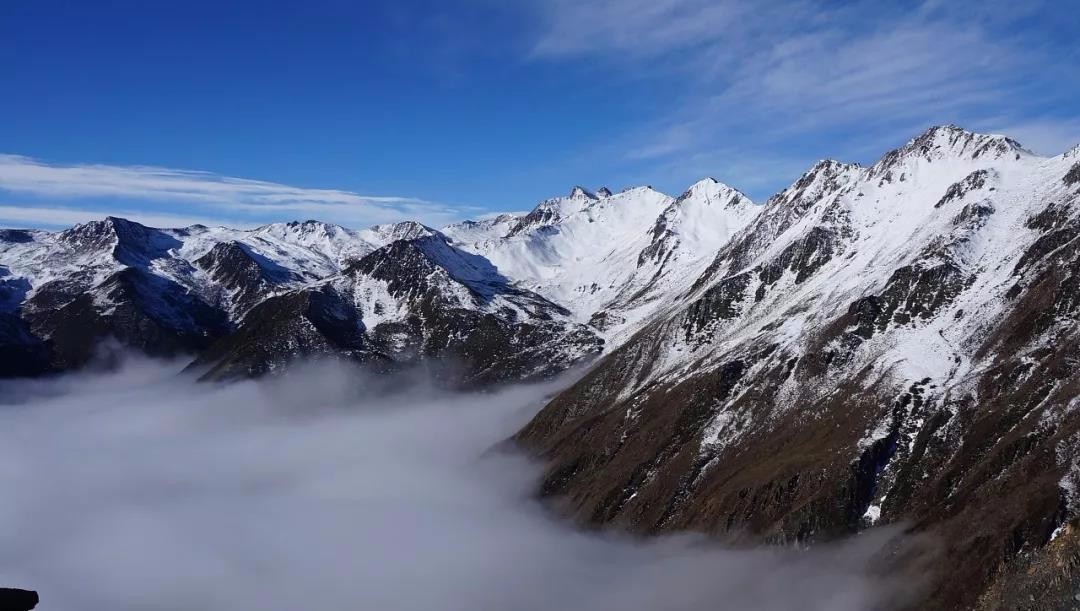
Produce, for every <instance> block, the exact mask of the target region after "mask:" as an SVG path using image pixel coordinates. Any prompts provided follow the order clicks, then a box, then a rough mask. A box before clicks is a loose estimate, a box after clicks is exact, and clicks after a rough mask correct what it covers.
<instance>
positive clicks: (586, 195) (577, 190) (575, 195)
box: [568, 185, 596, 199]
mask: <svg viewBox="0 0 1080 611" xmlns="http://www.w3.org/2000/svg"><path fill="white" fill-rule="evenodd" d="M568 197H570V199H596V194H594V193H593V192H592V191H589V190H588V189H586V188H585V187H582V186H580V185H577V186H575V187H574V188H573V189H570V195H569V196H568Z"/></svg>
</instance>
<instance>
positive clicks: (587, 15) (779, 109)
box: [530, 0, 1080, 198]
mask: <svg viewBox="0 0 1080 611" xmlns="http://www.w3.org/2000/svg"><path fill="white" fill-rule="evenodd" d="M1014 4H1015V3H1007V2H1002V1H997V0H994V1H992V2H983V3H978V4H976V3H967V2H960V3H945V2H940V1H937V0H928V1H924V2H921V3H918V4H914V5H913V4H911V3H901V2H863V1H857V2H850V3H827V2H810V1H808V0H773V1H770V2H750V1H749V0H728V1H725V2H713V1H708V0H659V1H654V2H647V1H645V0H599V1H597V2H573V1H572V0H552V1H550V2H544V3H541V5H540V6H539V8H538V11H539V13H540V15H541V17H542V18H541V23H542V24H543V25H542V27H541V30H540V32H539V33H538V34H537V38H536V42H535V44H534V46H533V47H532V49H531V52H530V57H531V58H532V59H533V60H542V61H552V62H571V61H581V60H585V61H589V62H603V63H605V65H607V66H608V67H609V68H610V69H612V70H615V71H620V72H622V73H624V74H626V75H628V76H627V78H628V79H629V80H633V79H634V78H643V79H654V80H656V83H653V82H648V83H646V84H645V85H642V86H646V85H647V86H654V87H655V86H657V83H659V84H660V85H662V86H664V87H665V88H667V89H668V90H670V91H671V95H670V96H669V99H670V100H671V103H670V104H668V105H667V106H663V107H661V108H664V110H661V111H660V112H658V113H657V114H655V115H654V116H652V117H650V118H649V119H648V120H647V121H646V123H645V124H644V125H643V126H642V127H641V128H640V129H636V130H634V131H632V132H630V133H626V134H623V135H622V137H621V138H620V139H619V140H618V142H617V143H615V144H614V145H612V146H610V147H608V148H605V149H604V150H603V151H601V152H600V153H599V154H602V155H605V156H609V155H619V154H621V155H622V156H623V158H624V160H625V163H626V164H628V165H630V166H632V167H638V168H644V169H645V170H646V171H648V169H649V168H656V167H661V168H663V167H664V166H666V165H668V164H671V163H674V162H677V160H679V159H686V158H689V157H693V156H699V155H707V156H709V157H710V158H712V159H714V160H715V161H716V162H717V164H718V165H717V167H716V169H715V172H716V173H718V174H719V177H720V178H721V179H723V180H725V181H727V182H730V183H731V184H733V185H735V186H743V187H746V186H747V185H748V183H749V184H750V185H752V184H753V183H765V182H772V183H773V186H774V188H780V187H782V186H784V185H786V184H787V182H789V181H790V180H792V179H794V178H795V177H796V176H797V175H798V173H796V174H795V175H791V174H790V173H788V172H787V171H786V165H787V164H781V165H784V166H785V169H784V171H782V172H781V171H773V172H769V171H768V169H767V168H763V169H762V170H763V172H764V173H763V174H761V175H756V176H751V177H750V179H749V180H743V179H742V177H741V176H740V175H739V174H738V173H737V172H736V171H735V170H738V168H739V166H745V165H746V164H745V159H746V158H747V157H751V158H765V157H768V156H774V157H778V158H791V157H798V158H801V159H803V160H804V161H803V162H804V164H806V165H809V164H810V163H812V162H813V161H815V160H817V159H819V158H821V157H839V158H842V159H845V160H852V161H864V162H865V161H871V160H872V159H867V158H864V157H862V156H861V155H860V154H865V151H866V150H873V151H875V154H881V153H882V152H884V151H885V150H888V149H889V148H892V147H894V146H897V145H899V144H900V143H901V142H902V141H903V139H906V138H907V137H911V136H914V135H915V134H917V133H918V132H920V131H921V130H923V129H925V128H926V127H928V126H930V125H932V124H940V123H949V122H957V123H961V124H964V125H968V126H972V127H979V128H981V129H986V130H988V131H992V132H995V133H1000V132H1002V131H1005V129H1006V128H1008V127H1010V126H1014V125H1021V124H1025V123H1028V122H1029V121H1030V120H1031V116H1032V114H1033V113H1037V112H1038V110H1039V109H1045V108H1047V107H1049V108H1059V109H1069V108H1072V107H1073V105H1070V104H1068V103H1067V102H1066V100H1067V99H1068V96H1067V95H1063V92H1066V93H1067V92H1068V91H1069V82H1072V84H1073V86H1076V84H1077V83H1076V77H1075V70H1069V69H1068V68H1069V67H1070V62H1072V61H1075V57H1071V56H1070V55H1069V54H1067V53H1061V52H1059V50H1058V51H1056V50H1055V49H1060V47H1054V46H1053V45H1049V44H1047V40H1046V37H1045V36H1044V35H1043V33H1042V32H1040V31H1038V30H1035V31H1030V30H1028V29H1025V28H1027V27H1030V24H1029V23H1028V22H1026V21H1025V20H1028V19H1030V18H1032V16H1033V15H1036V16H1038V17H1039V18H1040V19H1048V20H1051V21H1052V20H1055V19H1056V18H1057V17H1056V15H1055V12H1056V10H1055V8H1054V7H1053V6H1051V5H1047V4H1045V3H1042V2H1032V3H1023V4H1024V5H1023V6H1014ZM640 75H647V76H645V77H641V76H640ZM1054 96H1057V97H1054ZM1078 118H1080V115H1077V113H1076V111H1075V109H1073V110H1071V111H1070V110H1066V111H1065V112H1064V114H1061V113H1059V114H1058V115H1057V116H1043V117H1041V118H1040V124H1041V125H1040V126H1039V128H1038V129H1032V130H1031V131H1032V132H1033V133H1035V134H1036V135H1038V136H1039V137H1040V140H1041V142H1040V144H1042V143H1046V142H1052V143H1053V145H1054V146H1057V145H1059V143H1060V142H1070V141H1072V142H1073V143H1075V142H1077V141H1080V131H1078V130H1077V129H1076V120H1077V119H1078ZM1053 130H1056V131H1057V132H1059V133H1060V134H1061V135H1060V136H1059V137H1057V138H1048V137H1046V134H1047V133H1048V132H1051V131H1053ZM897 133H903V134H904V136H903V138H902V139H901V140H900V141H899V142H898V141H896V140H894V139H893V138H894V137H895V134H897ZM1064 148H1066V147H1063V148H1061V150H1053V151H1048V152H1051V153H1059V152H1062V150H1064ZM693 178H694V176H693V175H687V176H686V177H685V178H684V180H692V179H693ZM768 194H769V192H761V191H758V192H756V193H755V197H757V198H760V197H763V196H766V195H768Z"/></svg>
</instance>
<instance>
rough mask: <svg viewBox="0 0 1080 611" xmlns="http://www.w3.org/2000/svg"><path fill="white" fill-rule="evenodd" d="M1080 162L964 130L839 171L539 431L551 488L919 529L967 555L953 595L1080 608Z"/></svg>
mask: <svg viewBox="0 0 1080 611" xmlns="http://www.w3.org/2000/svg"><path fill="white" fill-rule="evenodd" d="M1078 172H1080V148H1077V149H1074V150H1072V151H1070V152H1068V153H1066V154H1064V155H1060V156H1057V157H1053V158H1043V157H1038V156H1035V155H1033V154H1031V153H1030V152H1028V151H1026V150H1024V149H1023V148H1022V147H1021V146H1020V145H1019V144H1017V143H1016V142H1014V141H1012V140H1010V139H1008V138H1005V137H1001V136H985V135H978V134H972V133H970V132H966V131H964V130H962V129H959V128H956V127H951V126H949V127H940V128H934V129H931V130H930V131H928V132H926V133H925V134H922V135H921V136H919V137H917V138H915V139H913V140H912V141H910V142H908V143H907V144H906V145H905V146H903V147H901V148H899V149H897V150H895V151H892V152H890V153H888V154H886V155H885V156H884V157H882V158H881V160H879V161H878V162H877V163H875V164H874V165H872V166H870V167H866V168H863V167H858V166H855V165H848V164H842V163H837V162H833V161H825V162H821V163H819V164H817V165H816V166H814V167H813V168H812V169H811V170H809V171H808V172H807V173H806V174H804V175H803V176H802V177H801V178H800V179H799V180H798V181H796V182H795V183H794V184H793V185H792V186H791V187H789V188H788V189H786V190H784V191H783V192H781V193H779V194H777V195H776V196H774V197H772V198H771V199H770V200H769V201H768V202H766V204H765V206H764V209H763V210H762V211H761V212H760V214H758V215H757V216H756V218H754V219H753V221H751V223H750V224H749V225H748V226H746V227H745V228H744V229H743V230H742V231H740V232H738V233H737V234H736V235H735V237H734V238H733V239H732V240H731V241H730V242H728V243H727V244H726V245H725V246H724V247H723V248H722V250H720V252H719V254H718V255H717V256H716V257H715V259H714V260H713V261H712V262H711V263H710V264H709V266H708V268H707V269H706V270H705V272H704V273H703V274H701V276H700V277H699V278H697V280H696V281H695V283H694V285H693V288H692V289H691V292H690V294H689V295H688V297H687V298H686V299H685V300H684V301H683V303H682V304H681V305H680V306H679V307H678V308H675V309H674V310H672V311H669V312H666V313H663V314H662V315H660V316H659V317H658V318H656V319H655V320H653V321H651V322H649V323H648V324H646V325H644V326H643V327H642V328H641V329H640V330H639V331H638V332H637V333H636V334H635V335H634V336H633V337H632V338H631V339H630V340H629V341H628V342H626V343H624V344H623V345H621V346H620V347H618V348H616V349H614V350H613V351H612V352H611V353H609V354H608V355H606V356H605V357H604V358H603V359H602V360H601V361H600V362H599V363H598V364H597V365H596V367H594V368H593V369H592V370H591V371H590V372H589V373H588V374H587V375H586V376H585V377H584V378H583V379H582V380H581V381H580V382H578V383H577V384H576V385H574V386H573V387H572V388H570V389H568V390H567V391H566V392H564V393H562V394H561V395H559V396H558V397H556V398H555V399H554V400H553V401H552V402H551V403H550V404H549V405H548V406H546V407H545V408H544V410H543V411H542V412H541V413H540V414H539V415H538V416H537V417H536V419H535V420H533V421H532V422H531V423H530V424H529V425H528V426H527V427H526V428H525V429H524V430H523V431H522V432H521V433H520V434H519V435H518V437H517V439H518V441H519V442H520V443H522V444H523V445H525V446H526V447H528V448H530V449H531V450H533V451H534V452H536V453H537V454H538V455H540V456H542V457H543V458H545V459H546V460H547V461H548V464H549V468H548V470H547V472H546V475H545V477H544V480H543V492H544V494H546V495H550V496H553V497H558V498H560V499H561V500H562V503H563V504H564V505H565V507H566V508H567V510H568V511H569V512H571V513H572V514H574V515H576V516H577V517H578V518H580V519H581V520H583V521H586V522H589V523H594V524H618V525H621V526H625V527H628V528H630V529H633V530H637V531H642V532H662V531H672V530H681V529H695V530H704V531H708V532H712V533H718V534H727V535H730V536H734V535H735V534H744V535H745V534H747V533H749V534H752V535H753V536H755V537H763V538H765V539H768V540H774V541H806V540H818V539H822V538H828V537H834V536H839V535H844V534H848V533H853V532H856V531H858V530H860V529H863V528H866V527H869V526H871V525H873V524H882V523H891V522H906V523H908V524H910V525H911V528H912V529H913V530H914V531H917V532H923V533H927V534H929V535H931V536H932V537H933V538H934V539H936V540H938V541H940V542H941V544H942V546H943V552H942V554H941V557H940V558H938V559H937V561H936V562H937V563H936V565H935V570H934V574H933V586H932V590H931V592H930V593H929V595H928V600H927V602H926V607H927V608H969V607H971V606H973V605H975V604H978V605H980V606H981V607H982V608H1010V609H1011V608H1029V607H1030V608H1057V605H1058V604H1059V603H1062V604H1063V603H1065V602H1072V599H1071V595H1072V594H1071V591H1072V590H1074V589H1075V586H1076V585H1078V584H1077V583H1076V578H1075V577H1074V576H1073V574H1074V571H1073V570H1072V567H1073V566H1074V564H1075V563H1067V562H1063V561H1061V560H1060V558H1062V557H1072V556H1070V554H1073V552H1068V551H1065V552H1063V551H1062V550H1060V549H1058V548H1057V546H1058V545H1059V541H1058V538H1059V537H1061V536H1063V535H1062V533H1066V532H1071V531H1070V528H1072V527H1073V526H1074V525H1075V520H1076V517H1077V515H1078V512H1080V506H1078V497H1077V496H1076V492H1075V491H1076V490H1080V488H1078V487H1077V483H1080V468H1078V465H1080V458H1078V457H1080V453H1078V452H1080V441H1078V440H1080V417H1078V416H1077V415H1075V412H1076V409H1075V408H1076V406H1077V405H1078V404H1080V403H1078V402H1080V398H1078V392H1080V369H1078V368H1077V362H1078V357H1080V350H1078V349H1080V330H1078V328H1077V315H1078V313H1080V307H1078V306H1080V299H1078V296H1080V293H1078V292H1077V289H1078V288H1080V286H1078V282H1080V242H1078V241H1077V237H1078V236H1080V180H1078V179H1077V174H1078ZM1070 537H1071V535H1070ZM1072 540H1073V538H1069V539H1063V540H1062V541H1063V542H1062V543H1060V545H1069V546H1070V548H1067V549H1071V546H1072V545H1073V543H1064V542H1065V541H1072ZM1033 580H1042V581H1041V582H1040V583H1053V584H1055V587H1056V592H1057V593H1056V594H1054V596H1059V595H1060V597H1059V598H1053V597H1051V598H1053V599H1052V600H1051V598H1040V597H1036V598H1034V599H1031V600H1027V599H1025V600H1024V601H1023V604H1019V605H1017V604H1015V603H1016V601H1017V599H1016V596H1017V595H1018V593H1019V592H1024V593H1025V595H1026V593H1029V592H1032V591H1034V590H1036V589H1037V587H1036V585H1037V584H1033ZM1047 596H1049V595H1047ZM1032 601H1036V602H1035V603H1034V605H1033V603H1032Z"/></svg>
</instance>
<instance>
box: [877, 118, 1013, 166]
mask: <svg viewBox="0 0 1080 611" xmlns="http://www.w3.org/2000/svg"><path fill="white" fill-rule="evenodd" d="M1031 154H1032V153H1031V152H1030V151H1028V150H1027V149H1025V148H1024V147H1023V146H1021V144H1020V143H1019V142H1017V141H1016V140H1013V139H1012V138H1009V137H1007V136H1002V135H997V134H979V133H976V132H971V131H968V130H966V129H964V128H962V127H960V126H958V125H953V124H948V125H935V126H933V127H931V128H929V129H927V130H926V131H924V132H923V133H922V134H920V135H918V136H916V137H915V138H912V139H911V140H909V141H908V142H907V144H905V145H904V146H902V147H900V148H899V149H895V150H893V151H890V152H888V153H886V154H885V156H884V157H882V158H881V161H879V162H878V164H876V165H878V166H892V165H895V164H896V163H898V162H900V161H901V160H903V159H926V160H929V161H934V160H936V159H968V160H975V159H983V158H989V159H1004V158H1014V159H1019V158H1020V157H1022V156H1025V155H1031Z"/></svg>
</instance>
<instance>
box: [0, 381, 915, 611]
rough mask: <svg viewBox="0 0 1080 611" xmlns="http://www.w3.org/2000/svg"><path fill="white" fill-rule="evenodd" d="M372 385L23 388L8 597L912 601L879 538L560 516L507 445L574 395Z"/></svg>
mask: <svg viewBox="0 0 1080 611" xmlns="http://www.w3.org/2000/svg"><path fill="white" fill-rule="evenodd" d="M370 386H371V384H370V383H367V384H365V383H363V382H362V379H361V378H360V377H359V376H358V375H357V374H356V373H355V372H352V371H349V370H347V369H344V368H341V367H338V366H331V365H322V366H317V367H315V366H312V367H309V368H306V369H304V370H303V371H299V372H295V373H293V374H291V375H290V376H287V377H286V378H283V379H277V380H269V381H262V382H244V383H236V384H232V385H229V386H210V385H203V384H194V383H190V382H187V381H182V380H180V379H179V378H177V376H176V368H175V367H169V366H164V365H161V364H152V363H146V362H141V363H129V364H128V365H126V366H125V367H124V368H123V369H122V370H121V371H119V372H116V373H109V374H97V375H93V376H89V375H81V376H70V377H66V378H63V379H60V380H51V381H48V382H6V383H3V384H2V386H0V403H2V404H3V405H0V488H2V490H3V496H4V498H3V502H2V503H0V537H2V538H0V586H15V587H23V588H33V589H37V590H38V591H39V592H40V594H41V598H42V602H41V604H40V605H39V607H38V608H39V609H42V610H45V611H49V610H57V611H60V610H62V611H79V610H94V611H97V610H100V611H118V610H127V609H131V610H136V609H137V610H139V611H147V610H154V609H175V610H184V611H191V610H195V609H198V610H201V611H210V610H218V609H220V610H226V609H228V610H237V609H252V610H256V609H257V610H277V609H280V610H288V611H297V610H305V611H318V610H327V611H329V610H334V611H337V610H345V609H349V610H373V611H374V610H377V611H394V610H399V609H407V610H414V609H415V610H462V611H466V610H468V611H475V610H488V609H490V610H499V611H501V610H540V609H575V610H576V609H583V610H596V611H600V610H609V609H611V610H620V611H634V610H652V609H695V610H696V609H739V610H755V609H822V610H825V609H828V610H830V611H836V610H840V611H844V610H857V609H858V610H861V609H869V608H885V607H889V606H891V604H892V602H895V597H896V596H897V595H899V594H902V593H903V592H904V591H905V588H904V587H897V586H902V584H897V583H896V580H895V578H894V580H893V581H892V582H883V581H881V580H871V579H870V578H869V577H867V576H866V575H865V574H864V571H865V567H866V564H867V559H868V557H869V556H870V555H871V554H872V553H874V552H875V551H876V548H877V546H879V545H880V543H881V538H882V537H880V536H875V535H874V534H872V533H871V534H870V535H864V536H862V537H859V538H857V539H856V540H855V541H853V542H850V543H848V544H845V545H842V546H836V547H821V548H815V549H814V550H811V551H795V550H780V549H775V548H773V549H763V550H755V551H747V550H742V551H732V550H725V549H720V548H718V547H716V546H714V545H707V544H705V543H704V542H703V541H701V540H700V539H698V538H693V537H679V538H669V539H661V540H653V541H651V542H649V543H647V544H645V543H640V542H633V541H631V540H629V539H627V538H625V537H619V536H614V535H605V536H600V535H596V534H588V533H584V532H581V531H578V530H575V529H573V528H572V527H571V526H569V525H567V524H565V523H563V522H560V521H558V520H556V519H554V518H553V517H552V516H551V515H550V514H549V513H547V512H546V511H545V510H544V508H543V507H541V505H540V504H539V503H538V502H537V501H536V500H535V499H534V498H533V496H532V493H533V486H534V484H535V478H536V475H537V469H536V467H535V466H534V465H530V464H527V462H526V461H524V460H523V459H521V458H518V457H513V456H508V455H506V454H505V453H490V452H487V450H488V449H489V448H490V447H491V446H492V445H493V444H495V443H497V442H499V441H500V440H502V439H505V438H506V437H507V436H509V435H510V434H512V433H513V432H514V431H515V430H516V428H517V427H519V426H520V425H521V424H523V423H524V422H525V421H527V420H528V418H529V417H530V416H531V415H532V414H534V413H535V412H536V410H537V409H539V407H540V405H541V403H542V400H543V398H544V397H545V396H546V395H548V394H550V393H551V392H552V391H553V390H554V389H555V386H552V385H546V386H527V387H517V388H512V389H508V390H504V391H501V392H497V393H494V394H487V395H449V394H446V393H439V392H436V391H434V390H432V389H431V388H428V387H425V385H423V384H421V383H419V382H418V381H416V380H399V381H395V382H394V383H393V384H389V385H386V384H384V385H383V386H384V387H383V388H382V390H379V391H376V390H372V389H371V388H370ZM365 387H368V389H367V390H364V391H360V390H358V388H365ZM391 387H393V388H391Z"/></svg>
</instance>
